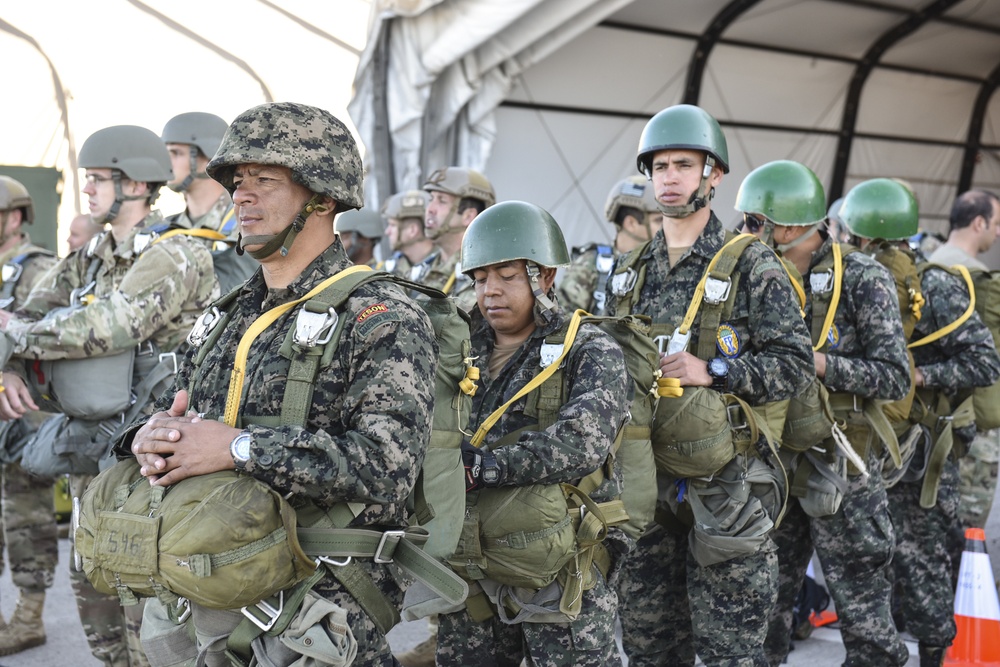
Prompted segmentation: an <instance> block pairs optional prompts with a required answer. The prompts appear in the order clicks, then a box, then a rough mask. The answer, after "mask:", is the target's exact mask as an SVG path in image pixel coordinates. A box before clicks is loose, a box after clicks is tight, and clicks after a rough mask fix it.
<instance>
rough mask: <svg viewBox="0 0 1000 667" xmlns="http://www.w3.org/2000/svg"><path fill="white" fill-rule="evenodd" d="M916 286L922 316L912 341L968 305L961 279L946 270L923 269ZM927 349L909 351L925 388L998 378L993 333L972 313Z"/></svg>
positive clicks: (999, 365)
mask: <svg viewBox="0 0 1000 667" xmlns="http://www.w3.org/2000/svg"><path fill="white" fill-rule="evenodd" d="M920 287H921V289H922V291H923V293H924V298H925V299H926V305H925V306H924V309H923V313H924V316H923V317H922V318H921V319H920V321H919V322H918V323H917V327H916V332H917V333H916V334H915V335H914V339H915V340H916V339H918V338H920V337H923V336H926V335H928V334H931V333H934V332H935V331H938V330H939V329H942V328H944V327H946V326H948V325H949V324H951V323H952V322H954V321H955V320H957V319H958V318H959V317H961V315H962V314H963V313H964V312H965V310H966V309H967V308H968V307H969V292H968V290H967V288H966V286H965V284H964V281H963V280H962V279H961V278H959V277H956V276H953V275H951V274H950V273H948V272H947V271H944V270H934V269H931V270H928V271H925V272H924V275H923V278H922V279H921V281H920ZM929 348H930V349H927V350H926V351H925V349H923V348H922V347H918V348H914V350H913V356H914V358H915V360H916V362H917V367H918V368H920V371H921V372H922V373H923V375H924V384H925V385H926V386H928V387H938V388H941V389H950V390H958V389H965V388H968V387H986V386H989V385H991V384H993V383H994V382H995V381H996V379H997V378H998V377H1000V356H998V355H997V351H996V348H995V347H994V345H993V335H992V334H991V333H990V330H989V329H988V328H987V327H986V325H985V324H983V321H982V320H981V319H980V318H979V315H978V314H977V313H976V312H973V313H972V316H971V317H970V318H969V319H968V320H966V321H965V322H963V323H962V324H961V325H960V326H959V327H958V328H957V329H955V330H954V331H952V332H951V333H949V334H948V335H946V336H944V337H942V338H939V339H938V340H937V341H935V342H934V343H931V344H930V345H929ZM931 350H933V352H932V353H931V354H929V353H930V352H931Z"/></svg>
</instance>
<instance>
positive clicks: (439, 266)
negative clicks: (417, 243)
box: [418, 248, 476, 313]
mask: <svg viewBox="0 0 1000 667" xmlns="http://www.w3.org/2000/svg"><path fill="white" fill-rule="evenodd" d="M460 254H461V253H455V255H454V256H453V257H452V258H451V259H447V260H446V259H444V255H443V253H442V252H441V249H440V248H438V249H436V250H435V251H434V252H433V253H431V254H430V255H429V256H428V257H427V258H426V259H425V260H424V261H423V262H421V264H427V265H428V266H429V268H428V269H427V271H426V273H425V275H424V277H423V278H422V279H420V280H419V281H418V282H420V283H423V284H424V285H427V286H429V287H434V288H436V289H439V290H442V291H443V290H444V288H445V285H447V284H448V282H449V280H450V279H451V277H452V276H454V277H455V281H454V283H453V284H452V286H451V289H449V290H448V296H450V297H452V298H453V299H455V301H456V302H457V303H458V307H459V308H461V309H462V310H464V311H465V312H467V313H471V312H472V311H473V310H475V309H476V286H475V285H474V284H473V282H472V279H471V278H469V277H467V276H466V275H465V274H463V273H458V270H459V268H460V267H459V255H460Z"/></svg>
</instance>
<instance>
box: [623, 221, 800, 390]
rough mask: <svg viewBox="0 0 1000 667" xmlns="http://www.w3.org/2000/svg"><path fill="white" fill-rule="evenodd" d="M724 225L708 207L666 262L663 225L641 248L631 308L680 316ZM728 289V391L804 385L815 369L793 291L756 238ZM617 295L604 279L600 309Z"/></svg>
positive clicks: (694, 337)
mask: <svg viewBox="0 0 1000 667" xmlns="http://www.w3.org/2000/svg"><path fill="white" fill-rule="evenodd" d="M725 234H726V232H725V229H724V228H723V226H722V223H721V222H720V221H719V219H718V218H717V217H716V215H715V214H714V213H713V214H712V217H711V218H710V219H709V221H708V224H707V225H706V226H705V229H704V230H703V231H702V233H701V236H699V237H698V240H697V241H696V242H695V244H694V245H693V246H691V248H690V249H689V250H688V251H687V252H686V253H685V254H684V256H683V257H681V259H680V260H679V261H678V262H677V265H676V266H674V267H671V266H670V260H669V259H668V255H667V245H666V241H665V240H664V236H663V230H660V231H658V232H657V233H656V235H655V236H654V237H653V240H652V241H650V242H649V243H648V244H647V245H646V246H645V249H644V250H643V251H642V256H641V261H642V262H644V263H645V265H646V279H645V282H644V284H643V285H642V291H641V293H640V294H639V295H638V299H637V300H636V302H635V303H636V307H635V308H634V311H633V312H634V313H636V314H641V315H647V316H649V317H650V318H652V320H653V322H654V324H665V325H668V326H669V327H670V329H671V330H673V329H674V328H676V327H678V326H680V324H681V322H682V321H683V320H684V315H685V314H686V312H687V309H688V306H689V305H690V304H691V298H692V296H693V295H694V292H695V287H696V286H697V284H698V282H699V281H700V280H701V277H702V275H703V274H704V273H705V269H706V268H707V267H708V263H709V262H710V261H711V260H712V257H714V256H715V254H716V253H717V252H718V251H719V250H720V249H722V246H723V245H724V243H725ZM734 274H739V276H740V278H739V280H738V281H737V280H734V284H735V286H736V287H735V288H736V294H735V297H733V296H730V299H732V300H733V307H732V312H731V314H730V317H729V319H728V320H724V321H723V322H720V324H719V339H720V340H722V339H723V334H725V342H726V345H725V352H723V348H722V346H721V345H718V344H717V345H716V349H717V350H719V354H720V355H723V356H726V357H728V361H729V380H728V385H729V388H728V391H729V392H731V393H733V394H735V395H737V396H739V397H740V398H742V399H744V400H746V401H747V402H748V403H750V404H751V405H760V404H763V403H768V402H771V401H780V400H784V399H786V398H790V397H792V396H793V395H795V394H797V393H798V392H800V391H802V390H804V389H805V388H806V385H807V384H808V383H809V382H810V378H811V377H813V376H815V374H816V370H815V367H814V365H813V356H812V346H811V345H810V343H809V332H808V330H807V329H806V326H805V322H803V320H802V316H801V313H800V312H799V307H798V304H799V302H798V297H797V296H796V295H795V293H794V292H793V291H792V286H791V283H790V282H789V278H788V274H787V273H786V272H785V269H784V268H782V266H781V263H780V261H779V260H778V257H777V255H775V254H774V251H772V250H771V249H770V248H768V247H767V246H766V245H764V244H763V243H751V244H750V245H749V246H748V247H747V248H746V250H744V251H743V254H742V255H741V256H740V260H739V262H738V263H737V265H736V270H735V272H734ZM617 301H618V297H616V296H615V295H614V294H613V293H612V291H611V289H610V286H609V289H608V306H607V308H606V310H605V313H606V314H607V315H615V314H617V315H627V314H628V313H624V312H622V313H619V312H617V307H618V303H617ZM699 322H700V315H699V316H698V317H697V318H696V319H695V321H694V324H693V326H692V327H691V343H690V345H689V346H688V349H689V350H696V349H697V346H698V331H699Z"/></svg>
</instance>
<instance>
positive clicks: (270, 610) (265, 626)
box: [240, 591, 285, 632]
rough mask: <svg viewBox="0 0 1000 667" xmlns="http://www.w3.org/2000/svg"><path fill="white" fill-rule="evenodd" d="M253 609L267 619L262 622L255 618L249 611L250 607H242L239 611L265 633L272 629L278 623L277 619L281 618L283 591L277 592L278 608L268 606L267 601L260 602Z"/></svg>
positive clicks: (283, 603)
mask: <svg viewBox="0 0 1000 667" xmlns="http://www.w3.org/2000/svg"><path fill="white" fill-rule="evenodd" d="M253 607H254V608H256V609H258V610H259V611H260V613H261V614H262V615H263V616H265V617H266V618H267V620H266V621H262V620H260V619H259V618H257V616H256V614H254V613H253V612H251V611H247V610H248V609H250V606H247V607H243V608H242V609H240V611H242V612H243V615H244V616H246V617H247V618H249V619H250V621H251V622H252V623H253V624H254V625H256V626H257V627H258V628H260V629H261V630H263V631H264V632H267V631H268V630H270V629H271V628H273V627H274V624H275V623H277V622H278V617H279V616H281V612H282V611H284V609H285V591H278V606H277V607H275V606H274V605H272V604H270V603H269V602H268V601H267V600H261V601H260V602H258V603H257V604H255V605H253Z"/></svg>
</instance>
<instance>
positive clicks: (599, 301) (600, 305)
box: [594, 289, 608, 313]
mask: <svg viewBox="0 0 1000 667" xmlns="http://www.w3.org/2000/svg"><path fill="white" fill-rule="evenodd" d="M607 299H608V296H607V294H606V293H605V292H604V290H603V289H601V290H598V291H596V292H594V310H595V311H597V312H598V313H601V312H603V311H604V302H605V301H607Z"/></svg>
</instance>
